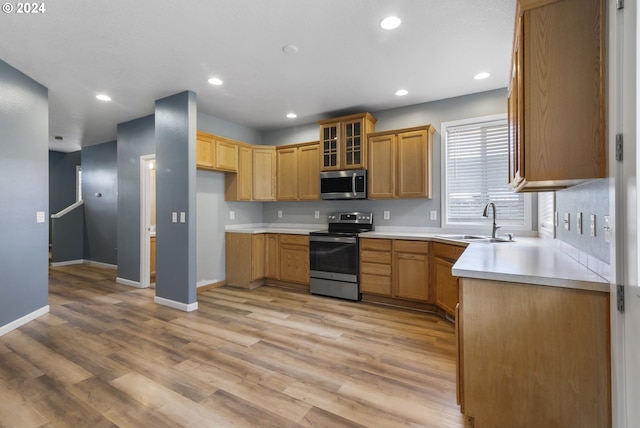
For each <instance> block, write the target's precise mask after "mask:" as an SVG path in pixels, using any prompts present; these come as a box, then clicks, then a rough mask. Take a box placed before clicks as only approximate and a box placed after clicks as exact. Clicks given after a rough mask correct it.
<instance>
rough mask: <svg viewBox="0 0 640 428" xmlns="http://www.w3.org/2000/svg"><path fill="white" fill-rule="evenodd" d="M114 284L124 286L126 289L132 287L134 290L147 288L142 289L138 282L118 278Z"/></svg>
mask: <svg viewBox="0 0 640 428" xmlns="http://www.w3.org/2000/svg"><path fill="white" fill-rule="evenodd" d="M116 283H117V284H121V285H126V286H128V287H134V288H147V287H144V286H143V285H142V284H141V283H140V282H139V281H132V280H130V279H125V278H120V277H117V278H116Z"/></svg>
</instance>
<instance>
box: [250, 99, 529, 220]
mask: <svg viewBox="0 0 640 428" xmlns="http://www.w3.org/2000/svg"><path fill="white" fill-rule="evenodd" d="M506 111H507V92H506V89H498V90H494V91H488V92H482V93H478V94H472V95H465V96H462V97H456V98H450V99H446V100H441V101H434V102H429V103H423V104H417V105H414V106H409V107H402V108H396V109H391V110H384V111H378V112H371V114H372V115H373V116H374V117H375V118H376V119H377V122H376V131H386V130H390V129H398V128H409V127H412V126H421V125H429V124H430V125H433V126H434V127H435V129H436V133H435V134H434V135H433V173H432V178H433V197H432V198H431V199H420V200H388V201H384V200H377V201H336V202H329V201H318V202H300V203H282V202H277V203H266V204H264V207H263V219H264V222H265V223H307V224H315V223H326V214H327V213H329V212H332V211H341V210H346V211H352V210H366V211H372V212H373V213H374V218H375V224H376V225H378V226H394V227H397V226H410V227H440V224H441V204H440V198H441V184H442V180H441V179H440V176H441V144H440V125H441V123H442V122H448V121H452V120H460V119H467V118H473V117H479V116H489V115H494V114H499V113H506ZM318 137H319V135H318V125H317V124H315V123H312V124H309V125H306V126H298V127H294V128H289V129H281V130H277V131H270V132H265V133H263V136H262V141H263V143H264V144H271V145H280V144H292V143H296V142H302V141H314V140H317V139H318ZM279 210H282V214H283V215H282V218H278V216H277V213H278V211H279ZM316 210H318V211H320V220H316V219H314V217H313V214H314V211H316ZM432 210H434V211H437V213H438V220H436V221H432V220H429V212H430V211H432ZM384 211H389V212H390V219H389V220H383V216H382V214H383V212H384ZM534 224H535V223H534Z"/></svg>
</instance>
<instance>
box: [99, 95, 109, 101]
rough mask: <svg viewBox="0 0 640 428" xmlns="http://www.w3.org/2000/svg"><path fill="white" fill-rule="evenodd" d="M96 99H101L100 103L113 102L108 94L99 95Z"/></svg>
mask: <svg viewBox="0 0 640 428" xmlns="http://www.w3.org/2000/svg"><path fill="white" fill-rule="evenodd" d="M96 98H97V99H99V100H100V101H111V97H110V96H109V95H106V94H98V95H96Z"/></svg>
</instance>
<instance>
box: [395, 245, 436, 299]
mask: <svg viewBox="0 0 640 428" xmlns="http://www.w3.org/2000/svg"><path fill="white" fill-rule="evenodd" d="M391 270H392V289H393V297H396V298H400V299H409V300H417V301H421V302H429V301H430V298H431V293H430V290H429V288H430V282H431V281H430V274H429V272H430V270H429V242H427V241H405V240H398V239H396V240H393V264H392V267H391Z"/></svg>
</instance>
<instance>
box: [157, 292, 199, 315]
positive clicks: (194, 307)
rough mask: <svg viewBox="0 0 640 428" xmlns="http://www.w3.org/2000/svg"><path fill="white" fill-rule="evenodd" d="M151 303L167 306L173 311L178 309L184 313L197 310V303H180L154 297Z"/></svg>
mask: <svg viewBox="0 0 640 428" xmlns="http://www.w3.org/2000/svg"><path fill="white" fill-rule="evenodd" d="M153 301H154V302H155V303H157V304H159V305H163V306H168V307H170V308H173V309H179V310H181V311H184V312H192V311H196V310H198V302H194V303H189V304H187V303H182V302H176V301H175V300H169V299H165V298H164V297H158V296H155V297H154V298H153Z"/></svg>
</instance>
